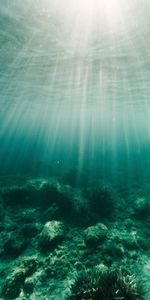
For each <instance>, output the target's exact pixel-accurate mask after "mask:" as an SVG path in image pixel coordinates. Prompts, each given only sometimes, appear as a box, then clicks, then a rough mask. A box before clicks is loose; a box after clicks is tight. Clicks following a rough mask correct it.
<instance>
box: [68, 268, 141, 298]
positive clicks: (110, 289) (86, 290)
mask: <svg viewBox="0 0 150 300" xmlns="http://www.w3.org/2000/svg"><path fill="white" fill-rule="evenodd" d="M69 300H142V295H141V293H140V289H139V287H138V283H137V281H136V277H135V276H134V275H133V274H130V273H129V272H128V271H127V270H124V269H121V268H119V269H116V268H115V269H114V268H110V269H107V268H106V269H104V270H102V271H101V270H98V269H97V270H96V269H95V270H92V271H90V270H89V271H84V272H81V273H80V274H79V275H78V276H77V278H76V280H75V283H74V285H73V286H72V290H71V296H70V299H69Z"/></svg>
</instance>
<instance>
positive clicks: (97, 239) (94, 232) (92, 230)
mask: <svg viewBox="0 0 150 300" xmlns="http://www.w3.org/2000/svg"><path fill="white" fill-rule="evenodd" d="M107 233H108V228H107V227H106V226H105V225H104V224H102V223H98V224H96V225H95V226H90V227H88V228H87V229H86V230H84V238H85V243H86V245H87V246H89V247H95V246H97V245H98V244H100V243H102V242H103V241H104V240H105V239H106V237H107Z"/></svg>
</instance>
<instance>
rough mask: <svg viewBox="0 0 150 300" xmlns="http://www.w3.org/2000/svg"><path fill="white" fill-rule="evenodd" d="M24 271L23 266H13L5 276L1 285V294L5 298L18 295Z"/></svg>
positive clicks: (13, 297)
mask: <svg viewBox="0 0 150 300" xmlns="http://www.w3.org/2000/svg"><path fill="white" fill-rule="evenodd" d="M24 280H25V272H24V269H23V268H15V270H14V271H13V272H12V274H10V275H9V276H8V277H6V279H5V282H4V285H3V287H2V294H3V296H4V297H5V298H6V299H10V300H12V299H15V298H17V297H18V296H19V294H20V292H21V288H22V286H23V284H24Z"/></svg>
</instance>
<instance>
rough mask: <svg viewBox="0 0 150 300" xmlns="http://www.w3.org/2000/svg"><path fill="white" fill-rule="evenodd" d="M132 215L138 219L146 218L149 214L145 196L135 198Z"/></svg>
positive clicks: (148, 204) (149, 208) (149, 206)
mask: <svg viewBox="0 0 150 300" xmlns="http://www.w3.org/2000/svg"><path fill="white" fill-rule="evenodd" d="M134 215H135V217H136V218H138V219H142V220H144V219H146V218H148V217H149V215H150V202H149V201H148V199H146V198H137V199H136V202H135V208H134Z"/></svg>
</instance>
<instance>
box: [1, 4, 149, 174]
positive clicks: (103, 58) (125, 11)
mask: <svg viewBox="0 0 150 300" xmlns="http://www.w3.org/2000/svg"><path fill="white" fill-rule="evenodd" d="M1 2H2V3H1V13H0V25H1V26H0V28H1V29H0V33H1V35H0V44H1V50H0V71H1V73H0V97H1V106H0V125H1V132H0V141H1V150H0V160H1V169H2V170H3V168H4V170H5V172H8V173H9V172H10V170H14V168H15V170H17V167H18V170H21V171H20V172H22V173H24V172H25V166H27V165H28V166H30V167H31V165H32V166H36V170H37V169H38V168H40V167H41V166H45V165H50V166H51V168H53V169H54V168H56V169H59V170H60V169H61V172H63V171H64V170H65V169H67V168H72V167H77V168H79V169H81V170H82V169H85V170H86V171H87V170H88V172H89V170H90V171H91V170H92V172H95V170H96V169H98V170H100V169H101V172H102V173H105V172H106V173H111V174H112V173H115V172H116V170H120V169H125V170H126V171H125V172H127V170H128V173H133V174H134V173H136V176H137V177H139V176H140V175H141V176H147V172H148V170H149V163H148V162H149V146H150V131H149V127H150V126H149V115H150V114H149V110H150V108H149V103H150V102H149V94H150V84H149V77H150V70H149V66H148V63H149V59H150V57H149V56H150V54H149V32H148V31H149V30H148V28H149V25H150V24H149V23H150V21H149V18H148V9H149V3H148V1H146V0H145V1H143V4H142V7H141V6H140V5H139V1H133V2H132V3H128V2H129V1H126V4H125V2H124V1H123V0H122V1H121V2H120V3H122V5H123V6H122V7H119V12H120V13H119V14H118V15H116V14H115V15H114V16H113V17H111V18H112V19H111V18H109V20H108V18H105V17H106V15H105V16H104V15H103V14H102V12H101V14H100V15H99V18H98V13H97V17H96V18H95V19H94V18H93V17H92V19H91V15H88V14H86V17H85V15H84V12H86V13H87V7H86V8H85V11H84V7H82V13H80V16H79V14H78V13H79V11H77V8H75V7H74V6H69V7H68V8H67V9H68V10H69V12H70V13H69V14H68V12H67V13H66V11H68V10H66V7H65V6H64V2H63V1H61V5H58V1H56V2H55V4H53V3H52V1H49V2H48V1H47V2H46V0H45V1H34V3H33V1H31V0H28V1H26V5H25V4H23V3H21V2H20V1H13V3H12V2H11V1H1ZM48 3H49V5H48ZM95 3H96V2H95ZM116 3H117V2H116ZM73 5H74V4H73ZM73 8H74V10H73ZM77 12H78V13H77ZM83 16H84V17H83ZM88 18H89V19H88ZM83 20H84V22H83ZM81 21H82V22H81ZM86 22H87V23H86ZM57 162H59V165H58V163H57ZM14 166H15V167H14ZM43 168H44V167H43ZM29 169H30V168H29ZM31 169H33V168H31ZM93 170H94V171H93ZM118 176H119V175H118Z"/></svg>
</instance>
